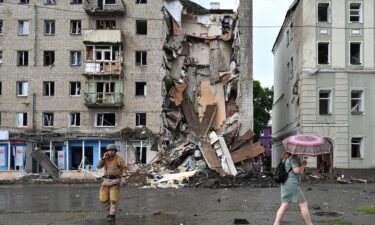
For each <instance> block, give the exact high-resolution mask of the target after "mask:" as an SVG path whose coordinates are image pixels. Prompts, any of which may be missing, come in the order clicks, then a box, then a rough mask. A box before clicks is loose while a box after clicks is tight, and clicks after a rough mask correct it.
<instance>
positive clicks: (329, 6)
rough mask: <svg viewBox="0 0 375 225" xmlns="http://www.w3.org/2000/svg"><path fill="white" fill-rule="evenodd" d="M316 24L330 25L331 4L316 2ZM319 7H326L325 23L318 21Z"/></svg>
mask: <svg viewBox="0 0 375 225" xmlns="http://www.w3.org/2000/svg"><path fill="white" fill-rule="evenodd" d="M316 4H317V5H316V22H317V23H331V16H332V15H331V3H330V2H317V3H316ZM319 5H328V7H327V21H321V20H319V12H320V11H319Z"/></svg>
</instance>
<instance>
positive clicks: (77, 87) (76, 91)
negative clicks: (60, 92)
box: [70, 82, 81, 96]
mask: <svg viewBox="0 0 375 225" xmlns="http://www.w3.org/2000/svg"><path fill="white" fill-rule="evenodd" d="M70 95H71V96H80V95H81V82H70Z"/></svg>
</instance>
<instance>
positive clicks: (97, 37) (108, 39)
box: [83, 30, 122, 44]
mask: <svg viewBox="0 0 375 225" xmlns="http://www.w3.org/2000/svg"><path fill="white" fill-rule="evenodd" d="M83 43H84V44H122V34H121V30H83Z"/></svg>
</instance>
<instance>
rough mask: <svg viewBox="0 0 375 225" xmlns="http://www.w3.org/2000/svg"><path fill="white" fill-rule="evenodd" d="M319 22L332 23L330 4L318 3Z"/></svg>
mask: <svg viewBox="0 0 375 225" xmlns="http://www.w3.org/2000/svg"><path fill="white" fill-rule="evenodd" d="M318 22H330V8H329V3H318Z"/></svg>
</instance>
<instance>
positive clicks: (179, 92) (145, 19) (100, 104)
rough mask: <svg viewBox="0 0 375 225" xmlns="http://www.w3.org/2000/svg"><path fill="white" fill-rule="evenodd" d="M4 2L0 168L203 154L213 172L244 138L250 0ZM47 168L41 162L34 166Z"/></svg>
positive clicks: (255, 151) (0, 16) (228, 167)
mask: <svg viewBox="0 0 375 225" xmlns="http://www.w3.org/2000/svg"><path fill="white" fill-rule="evenodd" d="M240 5H241V6H240V7H239V11H238V12H234V11H233V10H227V9H220V5H219V4H217V3H213V4H212V5H211V6H212V7H211V9H207V8H204V7H202V6H201V5H199V4H197V3H195V2H194V1H189V0H170V1H167V0H165V1H162V0H158V1H155V0H152V1H151V0H132V1H123V0H98V1H97V0H71V1H58V0H57V1H55V0H9V1H0V99H1V102H0V118H1V119H0V126H1V131H0V170H3V171H4V170H5V171H9V170H21V171H22V170H26V171H29V172H40V171H41V168H40V167H39V166H37V163H36V162H35V160H32V157H30V156H31V155H32V156H33V157H34V159H36V160H37V161H38V162H39V163H40V160H41V159H40V158H39V157H38V156H37V155H38V154H35V152H36V151H35V149H37V148H38V149H40V151H38V152H42V153H44V155H46V156H47V157H48V158H49V160H50V161H52V162H53V163H54V164H55V165H56V166H57V168H58V169H59V170H61V171H68V170H79V169H86V170H90V171H96V168H95V165H96V163H97V161H98V160H99V159H100V158H101V157H102V154H103V153H104V151H105V147H106V145H108V144H112V143H113V144H116V145H117V146H118V147H119V150H120V151H119V154H120V155H122V156H123V157H124V158H125V160H126V162H127V163H128V164H129V166H130V168H131V169H132V170H136V169H138V168H140V167H142V165H147V164H150V163H151V162H154V161H158V160H165V161H167V162H168V164H169V165H172V164H173V165H175V164H178V163H177V162H180V163H181V161H183V160H185V159H186V158H187V157H188V156H189V155H193V154H194V153H195V154H196V155H199V154H198V152H200V153H201V155H202V158H203V159H204V160H205V162H206V163H207V165H208V166H209V168H211V169H213V170H216V171H217V172H219V173H220V174H232V175H235V174H236V173H237V171H236V167H235V165H234V164H236V163H239V162H243V161H248V160H249V159H251V158H253V157H254V156H257V155H259V154H261V153H262V152H263V151H264V149H263V148H262V147H261V146H260V144H258V143H255V144H253V143H252V140H251V138H252V136H253V133H252V131H251V129H252V123H253V122H252V121H253V114H252V112H253V110H252V107H253V106H252V29H251V25H252V1H251V0H241V1H240ZM42 166H43V165H42Z"/></svg>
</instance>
